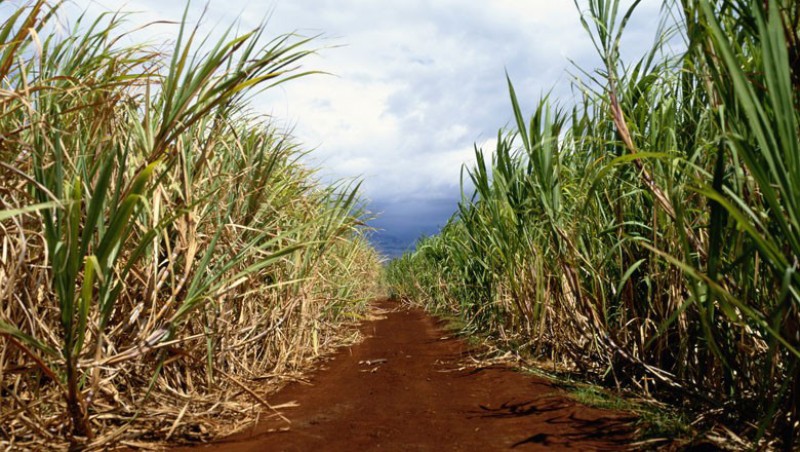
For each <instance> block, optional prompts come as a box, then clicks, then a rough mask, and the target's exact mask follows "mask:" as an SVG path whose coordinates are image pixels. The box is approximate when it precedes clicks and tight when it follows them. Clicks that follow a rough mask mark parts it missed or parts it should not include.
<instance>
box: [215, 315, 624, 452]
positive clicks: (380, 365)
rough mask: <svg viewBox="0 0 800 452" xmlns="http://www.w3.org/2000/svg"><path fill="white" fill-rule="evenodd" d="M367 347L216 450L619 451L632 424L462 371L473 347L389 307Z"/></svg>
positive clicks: (542, 391) (492, 373)
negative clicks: (275, 415) (274, 415)
mask: <svg viewBox="0 0 800 452" xmlns="http://www.w3.org/2000/svg"><path fill="white" fill-rule="evenodd" d="M378 306H379V307H380V308H382V309H384V310H386V311H387V312H385V313H383V314H382V315H381V316H380V317H381V318H379V319H378V320H373V321H369V322H365V323H364V324H363V325H362V331H363V332H364V334H365V335H366V336H367V339H366V340H364V341H363V342H362V343H360V344H358V345H355V346H353V347H350V348H345V349H343V350H340V351H339V352H338V353H337V354H336V355H334V357H333V359H332V360H330V361H329V362H327V363H326V364H325V365H324V366H323V367H322V368H321V369H320V370H318V371H317V372H316V373H315V374H313V375H312V376H311V379H310V382H311V385H308V384H302V383H293V384H290V385H289V386H287V387H286V388H284V389H283V390H282V391H280V392H278V393H277V394H275V395H274V396H273V397H271V398H270V402H271V403H274V404H283V403H287V402H291V401H296V402H297V403H298V404H299V407H297V408H289V409H286V410H284V414H285V416H286V417H288V419H290V420H291V425H290V426H289V429H288V431H283V432H281V431H277V432H276V430H278V429H281V428H284V427H286V426H287V424H286V423H285V422H284V421H281V420H279V419H274V420H268V421H264V422H262V423H260V424H259V425H257V426H256V427H255V428H254V429H252V431H249V432H247V433H244V434H239V435H237V436H234V437H231V438H229V439H228V440H225V441H222V442H218V443H215V444H213V445H211V446H209V449H210V448H213V449H214V450H223V451H224V450H227V451H236V452H241V451H262V450H275V451H279V450H280V451H283V450H285V451H306V450H326V451H332V450H348V451H350V450H404V451H405V450H412V451H413V450H508V449H513V450H558V449H568V448H569V449H575V450H619V449H621V448H625V445H626V444H627V443H628V442H629V441H630V432H631V428H630V425H629V423H630V421H631V418H630V416H629V415H626V414H624V413H615V412H611V411H605V410H600V409H594V408H588V407H585V406H582V405H579V404H578V403H576V402H574V401H572V400H571V399H569V398H567V397H565V396H564V395H563V393H562V392H560V391H559V390H558V389H556V388H554V387H553V386H552V385H551V384H549V383H548V382H547V381H545V380H542V379H539V378H537V377H533V376H530V375H525V374H522V373H519V372H516V371H514V370H512V369H509V368H507V367H503V366H490V367H484V368H467V369H464V363H465V362H466V360H465V359H466V358H467V357H468V356H469V355H470V347H469V346H468V345H467V344H466V343H465V342H464V341H462V340H460V339H458V338H454V337H452V336H451V335H450V334H449V333H447V332H446V331H444V330H443V329H441V325H440V322H439V321H437V320H436V319H434V318H432V317H430V316H429V315H427V314H426V313H424V312H423V311H421V310H416V309H412V310H408V309H400V308H399V307H398V306H397V305H395V304H392V303H389V302H382V303H379V305H378Z"/></svg>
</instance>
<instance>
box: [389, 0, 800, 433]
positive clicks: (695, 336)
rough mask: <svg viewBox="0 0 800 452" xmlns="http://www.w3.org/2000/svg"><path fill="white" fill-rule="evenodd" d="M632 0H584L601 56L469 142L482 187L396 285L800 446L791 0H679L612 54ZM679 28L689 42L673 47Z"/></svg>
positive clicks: (475, 178)
mask: <svg viewBox="0 0 800 452" xmlns="http://www.w3.org/2000/svg"><path fill="white" fill-rule="evenodd" d="M637 4H638V2H634V5H633V6H632V7H631V8H630V9H628V10H622V9H621V8H620V5H619V2H618V1H616V0H589V1H587V2H585V3H583V2H581V3H580V4H579V5H578V6H579V8H583V10H582V12H581V15H582V20H583V24H584V26H585V28H586V30H587V32H588V33H589V35H590V36H591V38H592V41H593V43H594V45H595V47H596V50H597V52H598V54H599V56H600V57H601V60H602V62H603V66H602V67H600V68H597V69H595V70H592V71H589V70H585V71H584V72H583V74H584V76H583V78H582V79H581V80H578V81H576V82H575V87H576V88H577V89H576V92H578V93H579V98H578V99H577V100H576V102H575V103H574V105H573V104H569V105H568V104H561V105H559V104H558V103H555V102H554V100H553V99H547V98H545V99H541V100H540V101H539V102H538V103H536V104H535V108H534V114H533V115H532V116H530V117H529V119H526V116H525V115H524V114H523V113H522V104H521V103H520V102H519V100H518V99H517V96H516V94H515V92H514V89H513V86H512V84H511V82H510V81H509V92H510V97H511V105H512V111H513V113H514V117H515V125H514V127H513V128H512V129H511V130H508V131H505V130H504V131H501V132H500V133H499V135H498V141H497V146H496V148H495V149H491V150H489V151H484V150H482V149H476V161H477V163H476V165H475V166H474V167H472V168H470V169H468V171H467V172H466V174H467V177H468V178H469V181H470V182H471V183H472V185H474V187H475V192H474V194H470V193H465V194H464V198H463V200H462V202H461V203H460V205H459V210H458V211H457V212H456V213H455V215H454V216H453V218H452V220H451V221H450V222H449V223H448V224H447V226H445V227H444V229H443V230H442V231H441V233H440V234H439V235H437V236H434V237H429V238H425V239H422V240H421V241H420V242H419V243H418V245H417V248H416V250H415V251H414V252H412V253H408V254H406V255H405V256H403V257H402V258H400V259H398V260H396V261H395V262H393V263H392V264H391V265H390V267H389V268H388V273H387V274H388V278H389V280H390V282H391V283H392V284H393V286H394V290H395V291H396V292H398V293H399V294H400V295H402V296H404V297H407V298H408V299H411V300H419V301H422V302H425V303H427V304H428V305H429V306H431V307H432V308H434V309H439V310H448V311H451V312H455V313H459V314H460V315H462V316H464V317H465V318H466V319H467V320H468V321H469V322H470V325H471V327H472V328H475V329H481V330H484V331H488V332H491V333H492V334H494V335H496V336H498V337H499V338H501V339H506V340H513V341H515V343H522V344H524V345H523V346H524V347H525V348H527V349H529V350H530V351H531V352H533V353H535V354H537V355H539V356H545V357H548V358H551V359H552V360H554V361H557V362H562V363H564V364H567V365H570V366H573V367H574V368H576V369H577V370H580V371H583V372H586V373H588V374H589V375H595V376H596V377H597V378H599V379H604V380H606V381H607V382H609V383H612V384H616V385H619V386H624V387H629V388H630V387H632V388H636V389H638V390H640V391H643V392H647V393H649V392H652V391H658V393H660V394H662V395H663V394H665V393H667V394H671V395H672V396H675V397H679V398H681V399H683V398H689V399H694V400H695V402H697V403H700V404H703V405H705V406H706V407H707V408H708V409H709V410H710V411H711V412H713V413H717V414H720V413H724V414H727V415H728V416H729V419H728V420H727V421H728V422H730V423H731V425H736V426H737V427H739V428H740V430H741V432H743V435H744V436H746V437H748V438H750V439H752V440H755V441H759V440H762V439H763V438H767V439H764V441H768V442H769V443H770V444H773V445H775V444H778V443H780V444H782V445H783V447H784V448H787V449H789V448H792V447H794V446H796V444H797V441H798V421H800V413H798V409H800V368H798V357H800V336H799V334H800V314H798V312H799V311H798V307H799V306H800V274H799V273H798V259H799V258H800V248H798V243H800V238H799V237H798V231H800V223H798V219H800V212H798V198H797V197H798V195H799V194H800V168H799V167H798V164H800V128H798V119H800V97H798V92H800V90H798V88H800V69H798V68H800V65H798V61H800V60H799V59H798V56H800V44H798V43H799V42H800V29H798V25H797V24H798V23H799V21H798V19H800V8H798V6H797V4H796V3H795V2H791V1H770V2H763V1H756V0H726V1H719V2H710V1H708V0H683V1H680V2H670V3H669V4H667V5H665V7H664V9H663V12H662V14H663V17H664V20H663V21H662V23H663V24H664V25H663V26H662V28H661V30H660V33H659V35H660V39H659V40H658V42H657V43H656V44H655V45H654V48H653V49H652V50H651V51H650V52H648V53H647V54H646V55H644V56H643V57H642V58H641V59H639V60H637V61H634V62H633V63H632V64H626V63H624V62H623V61H622V60H621V58H620V56H619V45H620V40H621V36H622V35H623V33H624V29H625V25H626V23H627V22H628V20H629V18H630V16H631V15H632V14H635V8H636V5H637ZM676 41H679V42H682V43H683V46H685V51H681V52H680V53H677V54H676V52H675V51H674V50H673V51H671V50H670V47H669V46H670V44H671V43H675V42H676Z"/></svg>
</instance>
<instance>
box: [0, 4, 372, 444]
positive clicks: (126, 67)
mask: <svg viewBox="0 0 800 452" xmlns="http://www.w3.org/2000/svg"><path fill="white" fill-rule="evenodd" d="M0 4H2V6H3V7H6V2H3V1H0ZM59 7H60V3H58V2H55V4H52V5H51V4H49V3H48V2H44V1H39V2H35V3H32V4H28V5H23V6H20V7H17V8H16V9H15V10H13V12H12V13H11V14H10V16H9V19H8V20H7V21H6V22H5V23H4V24H3V25H2V26H0V80H2V81H1V82H0V83H1V85H0V89H1V90H2V91H0V201H1V203H0V209H2V210H0V226H2V227H0V248H2V250H3V251H2V253H0V254H2V256H1V257H0V393H2V394H3V395H2V398H3V400H4V407H5V401H6V400H9V399H8V394H13V395H14V397H13V400H14V401H15V402H14V403H15V404H17V405H19V406H17V408H13V410H15V411H13V413H17V414H19V413H23V414H25V413H27V414H25V415H26V416H33V418H34V419H37V421H36V422H39V423H41V424H42V425H40V426H38V427H37V426H35V425H34V426H33V427H31V426H30V425H28V424H27V423H23V427H19V425H20V424H19V423H18V422H17V420H16V419H17V418H16V417H15V416H14V415H9V414H8V413H9V412H8V411H5V410H4V413H3V416H2V417H0V431H1V433H0V439H3V438H5V439H9V438H10V439H11V440H12V441H13V440H18V439H19V438H30V437H32V436H34V437H37V435H38V437H39V438H40V439H41V438H42V436H41V435H45V433H43V432H49V431H56V432H58V433H59V434H63V437H64V438H69V439H70V441H71V442H72V443H74V444H75V445H79V444H81V443H82V442H84V441H87V440H92V439H93V434H94V433H95V431H96V430H97V429H98V428H100V429H101V430H102V428H104V427H106V428H107V427H111V426H113V425H115V424H119V423H120V421H119V419H124V420H125V422H133V421H134V420H137V419H140V420H141V421H143V422H144V421H147V419H148V417H149V416H148V414H147V413H146V412H143V411H146V410H144V407H145V406H147V405H146V404H147V403H161V404H166V405H167V406H171V405H172V404H175V403H179V404H180V405H181V406H182V405H183V404H184V403H185V402H184V401H183V400H184V399H182V398H179V399H178V400H177V401H176V400H172V401H170V400H169V397H170V396H167V394H173V395H174V394H182V395H183V396H185V398H186V399H191V398H192V397H196V398H197V399H198V400H199V399H202V398H203V397H206V396H207V395H208V394H224V393H226V391H228V390H229V389H228V387H229V386H231V384H230V383H231V382H230V381H221V380H220V378H219V375H218V374H220V372H218V370H222V372H223V373H224V374H225V375H227V376H231V375H241V374H245V375H246V376H247V377H248V378H255V377H258V376H260V375H263V374H268V373H279V372H284V371H286V370H287V369H292V368H294V367H297V366H298V365H300V364H301V363H302V361H303V360H304V359H306V358H308V357H310V356H314V355H315V354H318V353H319V348H320V347H321V346H322V345H324V344H322V343H321V342H322V341H326V340H330V339H331V337H332V332H333V331H334V330H335V328H334V326H335V322H336V321H339V320H342V319H346V318H348V317H352V316H353V315H355V314H357V313H358V312H359V311H360V310H362V309H363V307H364V300H366V299H368V298H369V297H371V296H372V291H373V286H374V282H375V281H374V280H375V278H376V274H377V268H378V258H377V254H376V253H375V251H374V250H373V249H372V248H371V247H370V246H369V244H368V243H367V241H366V240H365V239H364V237H363V233H364V230H365V228H364V226H363V225H364V221H365V220H366V219H367V213H366V212H365V211H364V210H363V208H362V207H361V201H360V200H359V195H358V189H359V186H358V184H348V183H340V184H338V185H336V186H332V187H326V186H322V185H320V184H319V183H317V182H315V179H314V177H313V174H312V172H311V171H309V170H308V169H306V168H304V167H303V166H302V165H301V164H299V163H298V162H297V159H298V157H299V156H300V155H301V154H302V152H303V151H302V150H301V149H300V148H299V147H298V146H297V145H296V144H295V143H294V142H293V141H292V138H291V137H289V136H286V135H285V134H283V133H281V132H280V131H279V130H277V129H276V128H275V127H273V126H271V125H270V124H269V123H265V122H263V120H259V119H258V118H256V117H255V116H253V115H252V114H249V113H247V99H248V97H249V96H251V95H252V94H253V93H255V92H257V91H258V90H261V89H269V88H271V87H274V86H276V85H277V84H279V83H283V82H286V81H288V80H292V79H295V78H297V77H300V76H302V75H306V74H308V72H299V71H298V70H297V67H296V64H297V63H298V62H299V61H301V60H302V58H304V57H305V56H307V55H308V54H309V53H311V50H308V49H307V46H308V44H309V40H308V39H305V38H300V37H298V36H295V35H292V34H289V35H282V36H279V37H278V38H276V39H274V40H271V41H267V42H266V43H265V42H264V39H263V35H264V32H265V27H264V26H263V25H260V26H258V27H257V28H256V29H254V30H252V31H250V32H247V33H244V34H236V33H235V26H233V25H232V26H231V27H230V28H228V29H227V30H226V31H224V32H223V33H222V36H221V37H220V38H219V40H218V41H216V42H213V41H212V40H211V39H210V38H209V37H202V36H198V31H197V28H196V27H195V28H191V27H189V25H188V24H187V23H186V22H185V20H184V21H183V22H182V23H181V24H180V32H179V34H178V38H177V41H176V43H175V47H174V49H173V50H172V51H171V52H170V53H169V54H167V55H162V54H159V53H157V52H156V51H155V50H153V49H151V48H148V47H145V46H141V45H136V44H131V45H123V44H122V43H121V37H122V36H123V34H124V33H123V31H122V30H121V29H120V26H121V24H122V20H123V19H124V18H125V15H124V14H117V15H112V14H105V15H100V16H99V17H96V18H88V17H87V16H81V17H79V18H78V19H77V21H75V22H74V24H75V25H74V28H72V29H71V30H66V31H65V32H64V33H63V36H59V35H58V34H57V33H54V32H52V30H53V27H55V26H56V25H55V20H54V18H55V17H56V15H57V13H58V11H59ZM187 11H188V6H187ZM183 348H185V350H184V349H183ZM10 363H13V365H14V366H19V368H16V367H15V368H14V369H16V370H14V372H18V373H19V375H20V376H21V377H20V378H19V379H17V380H15V382H14V383H13V384H12V383H10V382H11V381H12V376H11V375H12V374H10V373H9V372H11V370H9V369H11V367H10V366H11V365H12V364H10ZM198 363H200V364H199V365H198ZM20 369H21V370H20ZM38 373H42V374H44V375H46V376H47V377H48V378H49V380H48V378H44V379H43V378H39V377H38V376H37V374H38ZM192 375H194V376H192ZM15 378H16V377H15ZM233 387H234V388H235V390H236V391H239V390H240V388H239V386H238V384H235V385H233ZM43 394H46V396H43ZM33 396H35V397H37V398H40V397H41V398H42V400H44V401H46V403H41V404H39V407H38V408H37V409H35V410H34V409H33V408H31V406H30V405H29V402H25V400H29V399H30V398H31V397H33ZM151 397H153V398H154V399H155V400H153V399H151ZM219 397H220V396H219V395H217V396H215V397H211V398H210V399H213V400H211V402H212V403H211V405H210V407H209V406H205V407H203V406H200V405H199V406H198V407H196V408H197V410H198V411H206V412H207V413H208V415H209V416H213V415H215V413H216V415H218V414H219V413H221V412H224V411H225V410H236V409H237V408H235V404H227V405H224V406H222V407H220V406H219V403H218V401H219ZM62 403H63V406H62V405H61V404H62ZM109 410H119V411H118V413H119V416H117V417H116V418H114V417H109V416H106V415H104V413H108V412H110V411H109ZM179 411H180V410H177V411H176V414H177V412H179ZM65 412H66V413H68V417H69V422H67V423H65V422H63V419H61V417H62V416H63V415H64V413H65ZM154 412H155V411H154ZM184 415H185V413H183V412H181V414H180V417H183V416H184ZM115 416H116V415H115ZM189 416H191V414H190V415H189ZM161 417H162V419H157V420H156V421H154V422H156V423H157V424H156V426H155V427H152V431H155V432H158V431H161V432H162V433H164V434H166V433H167V432H168V431H169V432H170V433H169V434H170V435H171V434H172V432H173V431H174V429H175V427H174V426H175V425H177V424H178V420H176V418H174V417H173V418H172V420H168V419H166V418H164V417H163V416H161ZM114 419H116V420H114ZM151 421H152V417H151ZM160 422H166V423H167V426H168V427H167V428H166V429H163V428H161V427H158V423H160ZM172 422H175V424H170V423H172ZM170 425H172V428H169V426H170ZM14 426H16V427H14ZM31 429H32V430H31ZM139 431H140V432H141V431H143V430H141V429H140V430H139ZM139 434H140V433H139ZM47 435H49V436H52V435H50V434H49V433H47ZM134 435H135V434H134ZM121 437H123V438H124V434H123V433H118V434H115V435H101V436H98V437H97V438H96V439H95V441H94V442H93V443H89V445H90V446H91V447H97V448H101V447H104V446H106V445H108V443H109V442H110V441H118V440H120V438H121Z"/></svg>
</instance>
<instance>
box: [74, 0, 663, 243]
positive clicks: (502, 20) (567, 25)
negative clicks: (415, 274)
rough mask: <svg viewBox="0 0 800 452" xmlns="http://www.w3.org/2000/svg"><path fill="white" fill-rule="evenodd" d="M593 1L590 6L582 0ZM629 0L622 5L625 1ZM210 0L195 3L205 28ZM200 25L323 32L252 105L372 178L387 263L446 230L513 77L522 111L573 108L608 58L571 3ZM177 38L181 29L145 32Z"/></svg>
mask: <svg viewBox="0 0 800 452" xmlns="http://www.w3.org/2000/svg"><path fill="white" fill-rule="evenodd" d="M578 3H579V5H580V6H581V7H583V8H585V7H586V1H584V0H579V2H578ZM626 3H629V2H625V1H623V4H626ZM661 3H662V2H661V1H656V0H644V1H643V2H642V3H641V4H640V6H639V7H638V10H637V12H636V13H635V15H634V16H633V19H632V21H631V23H630V25H629V27H628V31H627V33H626V35H625V39H624V41H623V44H622V49H623V55H631V56H638V55H640V54H641V53H643V52H644V51H645V49H647V48H648V47H649V46H650V45H651V44H652V42H653V38H654V30H655V29H656V25H657V23H658V13H659V9H660V7H661ZM75 4H76V6H77V7H79V8H89V9H98V10H103V9H106V10H108V9H113V10H116V9H120V8H121V9H123V10H128V11H138V12H139V14H137V15H135V16H133V17H132V19H131V20H132V21H133V22H135V23H137V24H141V23H145V22H148V21H151V20H173V21H178V20H180V18H181V16H182V13H183V8H184V5H185V3H184V2H183V1H175V0H169V1H167V0H131V1H128V2H124V3H122V2H115V1H110V0H95V1H90V0H75ZM205 6H206V2H205V1H195V2H193V3H192V4H191V7H190V10H189V21H190V22H192V23H194V22H196V21H197V20H198V19H199V18H200V17H201V14H202V11H203V9H204V7H205ZM207 6H208V11H207V13H206V15H205V17H204V18H203V20H202V23H201V31H203V32H208V33H212V35H213V34H214V33H219V31H220V30H221V29H223V28H224V27H226V26H227V25H229V24H231V23H234V22H236V21H239V23H240V26H241V29H242V30H243V31H244V30H248V29H250V28H253V27H255V26H257V25H258V24H259V23H260V22H261V21H262V20H264V19H267V33H266V35H267V36H270V37H272V36H277V35H279V34H283V33H289V32H297V33H299V34H301V35H303V36H319V37H318V38H317V39H315V40H314V41H313V42H312V44H311V45H310V47H311V48H316V49H318V52H317V53H316V54H315V55H313V56H311V57H309V58H308V59H306V60H305V61H304V62H303V63H302V64H303V69H304V70H318V71H323V72H326V73H328V74H327V75H312V76H309V77H306V78H301V79H298V80H295V81H292V82H290V83H288V84H284V85H281V86H280V87H278V88H276V89H274V90H272V91H271V92H269V93H265V94H263V95H259V96H258V97H256V98H255V99H253V108H254V109H255V110H256V111H258V112H261V113H265V114H269V115H271V116H272V117H273V118H274V121H275V122H276V124H278V125H279V126H280V127H282V128H285V129H287V130H291V131H292V134H293V135H294V136H295V137H296V138H297V140H298V141H299V142H300V143H303V144H304V145H305V146H306V148H309V149H313V152H312V153H311V154H310V155H309V157H308V158H307V163H308V164H309V165H311V166H314V167H316V168H319V171H320V172H319V175H320V177H321V178H322V179H323V180H336V179H342V178H354V177H355V178H361V179H362V180H363V186H362V187H363V195H364V197H365V199H366V200H367V202H368V203H369V207H370V209H371V210H372V211H373V212H375V213H376V214H377V215H378V218H377V219H376V220H374V221H373V222H372V223H371V224H372V225H373V226H374V227H376V228H377V229H378V230H377V231H376V232H375V234H374V240H375V242H376V244H377V245H378V247H379V248H380V249H381V250H382V251H383V252H384V253H386V254H387V255H390V256H394V255H397V254H398V253H399V252H401V251H402V250H403V249H407V248H408V247H410V246H411V245H412V244H413V243H414V241H415V240H416V239H417V238H418V237H419V236H420V235H423V234H425V235H430V234H435V233H436V232H437V231H438V229H439V228H440V227H441V226H443V225H444V224H445V223H446V222H447V220H448V218H449V217H450V216H451V214H452V213H453V212H454V211H455V209H456V204H457V202H458V200H459V199H460V196H461V195H460V193H461V188H460V174H461V168H462V165H464V164H467V165H469V164H470V163H471V162H472V161H473V160H474V148H473V146H474V145H476V144H477V145H478V146H480V147H484V148H485V149H487V150H488V149H490V148H491V146H492V143H493V138H494V137H496V136H497V131H498V129H500V128H503V127H505V126H507V125H509V124H510V121H511V119H512V111H511V106H510V102H509V98H508V88H507V85H506V79H505V74H506V72H507V73H508V75H509V77H510V78H511V80H512V81H513V82H514V85H515V89H516V90H517V94H518V97H519V98H520V102H521V104H522V108H523V109H524V110H526V109H527V111H531V110H532V109H533V108H534V106H535V102H536V101H537V100H538V98H539V97H540V96H541V95H542V94H544V93H547V92H552V96H554V97H556V98H558V99H561V102H562V103H567V104H568V103H569V102H571V99H572V96H573V93H572V90H571V88H570V81H571V80H572V79H573V78H574V75H573V74H576V73H577V71H576V70H575V69H574V66H572V63H571V62H570V61H573V62H574V63H575V64H577V65H578V66H580V67H583V68H595V67H597V66H598V64H599V62H598V59H597V56H596V53H595V50H594V48H593V46H592V44H591V41H590V40H589V37H588V35H587V34H586V32H585V31H584V30H583V28H582V26H581V24H580V20H579V17H580V16H579V12H578V10H577V8H576V6H575V4H574V3H573V1H572V0H491V1H489V0H486V1H475V0H404V1H400V0H391V1H390V0H381V1H378V0H372V1H368V0H335V1H334V0H292V1H289V0H273V1H253V0H208V1H207ZM141 33H145V34H148V35H149V38H152V39H153V41H154V42H159V43H162V42H169V41H171V40H174V38H175V35H176V33H177V26H174V25H160V26H157V27H151V28H148V29H147V30H146V31H144V32H141Z"/></svg>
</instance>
